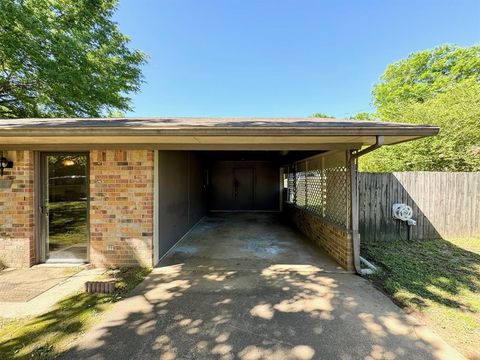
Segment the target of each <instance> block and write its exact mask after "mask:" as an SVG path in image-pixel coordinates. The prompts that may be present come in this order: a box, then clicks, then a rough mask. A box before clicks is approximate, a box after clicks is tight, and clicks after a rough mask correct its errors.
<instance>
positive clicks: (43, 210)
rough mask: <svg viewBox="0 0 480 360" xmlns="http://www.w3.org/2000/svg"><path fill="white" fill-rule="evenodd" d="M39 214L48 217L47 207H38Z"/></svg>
mask: <svg viewBox="0 0 480 360" xmlns="http://www.w3.org/2000/svg"><path fill="white" fill-rule="evenodd" d="M40 212H41V213H42V214H43V215H45V216H48V206H45V205H44V206H40Z"/></svg>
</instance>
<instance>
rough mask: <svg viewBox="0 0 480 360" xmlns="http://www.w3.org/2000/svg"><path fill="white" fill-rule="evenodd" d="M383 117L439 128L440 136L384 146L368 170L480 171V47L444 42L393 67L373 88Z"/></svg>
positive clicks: (363, 164)
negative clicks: (463, 46)
mask: <svg viewBox="0 0 480 360" xmlns="http://www.w3.org/2000/svg"><path fill="white" fill-rule="evenodd" d="M373 96H374V103H375V105H376V106H377V113H376V116H377V117H379V118H381V119H382V120H383V121H392V122H400V123H414V124H426V125H436V126H440V134H439V135H437V136H434V137H429V138H426V139H422V140H415V141H411V142H407V143H403V144H398V145H394V146H384V147H382V148H381V149H379V150H376V151H374V152H372V153H370V154H368V155H366V156H364V157H362V158H361V159H360V169H361V170H363V171H372V172H378V171H385V172H389V171H404V170H418V171H480V46H472V47H468V48H461V47H458V46H453V45H444V46H440V47H437V48H434V49H432V50H426V51H422V52H419V53H415V54H411V55H410V56H409V57H408V58H406V59H405V60H401V61H399V62H397V63H395V64H392V65H389V66H388V67H387V69H386V70H385V73H384V74H383V75H382V76H381V82H380V83H379V84H377V85H376V86H375V88H374V91H373Z"/></svg>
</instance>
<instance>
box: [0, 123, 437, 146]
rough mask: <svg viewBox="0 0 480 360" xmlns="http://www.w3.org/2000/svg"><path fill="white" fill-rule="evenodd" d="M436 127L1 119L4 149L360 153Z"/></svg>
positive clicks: (434, 130)
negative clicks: (380, 139)
mask: <svg viewBox="0 0 480 360" xmlns="http://www.w3.org/2000/svg"><path fill="white" fill-rule="evenodd" d="M438 132H439V128H438V127H435V126H426V125H413V124H397V123H389V122H374V121H357V120H339V119H316V118H268V119H265V118H261V119H260V118H140V119H138V118H135V119H125V118H122V119H84V118H79V119H63V118H61V119H0V149H4V150H11V149H38V150H42V149H55V148H58V149H60V148H61V149H64V150H66V149H88V148H151V149H165V150H168V149H171V150H177V149H184V150H331V149H359V148H361V147H362V146H368V145H372V144H375V142H376V139H377V136H383V137H384V144H385V145H390V144H397V143H400V142H404V141H409V140H414V139H419V138H422V137H426V136H432V135H436V134H438Z"/></svg>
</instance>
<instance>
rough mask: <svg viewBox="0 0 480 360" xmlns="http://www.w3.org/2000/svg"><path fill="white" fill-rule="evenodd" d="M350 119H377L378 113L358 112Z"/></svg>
mask: <svg viewBox="0 0 480 360" xmlns="http://www.w3.org/2000/svg"><path fill="white" fill-rule="evenodd" d="M350 119H351V120H362V121H365V120H366V121H373V120H377V118H376V115H375V114H374V113H370V112H367V111H363V112H359V113H356V114H355V115H353V116H350Z"/></svg>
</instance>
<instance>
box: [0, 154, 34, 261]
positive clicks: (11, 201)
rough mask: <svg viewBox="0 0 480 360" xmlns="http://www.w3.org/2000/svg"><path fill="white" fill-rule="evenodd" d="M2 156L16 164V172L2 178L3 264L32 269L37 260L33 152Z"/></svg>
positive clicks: (0, 246) (7, 172)
mask: <svg viewBox="0 0 480 360" xmlns="http://www.w3.org/2000/svg"><path fill="white" fill-rule="evenodd" d="M0 156H4V157H6V158H7V159H8V160H12V161H13V169H6V170H5V172H4V176H3V177H0V182H1V184H0V262H1V263H2V264H3V265H5V266H9V267H29V266H31V265H33V264H34V263H35V260H36V259H35V253H36V252H35V236H34V234H35V226H34V198H33V196H34V191H33V188H34V168H33V152H32V151H0ZM9 180H12V183H11V186H8V185H9V183H10V182H9Z"/></svg>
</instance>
